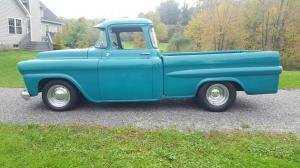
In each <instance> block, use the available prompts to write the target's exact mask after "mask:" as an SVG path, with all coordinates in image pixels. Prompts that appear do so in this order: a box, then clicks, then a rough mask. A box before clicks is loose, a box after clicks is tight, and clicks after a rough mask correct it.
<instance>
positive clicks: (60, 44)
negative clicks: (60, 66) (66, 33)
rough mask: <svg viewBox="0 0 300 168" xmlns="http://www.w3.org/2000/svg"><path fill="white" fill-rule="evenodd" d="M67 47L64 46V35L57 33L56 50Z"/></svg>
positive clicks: (54, 47)
mask: <svg viewBox="0 0 300 168" xmlns="http://www.w3.org/2000/svg"><path fill="white" fill-rule="evenodd" d="M64 48H65V45H64V37H63V34H62V33H60V32H59V33H56V37H55V44H54V46H53V49H54V50H61V49H64Z"/></svg>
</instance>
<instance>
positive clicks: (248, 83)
mask: <svg viewBox="0 0 300 168" xmlns="http://www.w3.org/2000/svg"><path fill="white" fill-rule="evenodd" d="M133 25H135V26H140V27H141V28H142V31H143V33H144V38H145V41H146V48H145V49H131V50H119V49H113V48H112V47H111V38H110V36H109V33H108V32H109V30H110V28H111V27H112V26H121V27H126V26H133ZM152 26H153V25H152V22H151V21H149V20H147V19H120V20H110V21H105V22H103V23H101V24H99V25H97V26H96V27H98V28H101V29H105V31H106V32H107V39H108V47H107V48H106V49H99V48H90V49H72V50H61V51H50V52H42V53H39V54H38V55H37V58H36V59H34V60H29V61H23V62H20V63H19V64H18V68H19V71H20V72H21V74H22V75H23V78H24V81H25V84H26V88H27V90H28V91H29V93H30V95H31V96H36V95H37V94H38V92H39V88H38V85H39V82H40V81H41V80H43V79H65V80H67V81H69V82H71V83H72V84H73V85H74V86H75V87H76V88H78V90H80V92H81V93H82V94H83V95H84V97H86V98H87V99H88V100H89V101H92V102H128V101H157V100H161V99H165V98H190V97H194V96H195V95H196V93H197V90H198V89H199V87H201V86H202V85H203V84H204V83H206V82H214V81H215V82H218V81H231V82H235V83H237V84H239V85H240V86H241V87H242V88H243V89H244V90H245V92H246V93H247V94H267V93H276V92H277V90H278V81H279V74H280V73H281V72H282V67H281V65H280V55H279V53H278V52H275V51H247V50H234V51H207V52H185V53H180V52H179V53H165V54H160V53H159V50H158V49H154V48H153V47H152V44H151V39H150V35H149V28H150V27H152Z"/></svg>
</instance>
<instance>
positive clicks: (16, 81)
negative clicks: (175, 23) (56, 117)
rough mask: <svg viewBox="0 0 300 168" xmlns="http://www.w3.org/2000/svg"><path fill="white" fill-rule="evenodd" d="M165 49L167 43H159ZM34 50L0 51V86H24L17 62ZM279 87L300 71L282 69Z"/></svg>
mask: <svg viewBox="0 0 300 168" xmlns="http://www.w3.org/2000/svg"><path fill="white" fill-rule="evenodd" d="M160 48H161V50H166V48H167V44H166V43H162V44H160ZM36 54H37V52H34V51H0V87H24V84H23V81H22V78H21V76H20V74H19V72H18V71H17V68H16V65H17V62H19V61H21V60H27V59H32V58H34V56H35V55H36ZM280 88H281V89H297V88H298V89H299V88H300V71H284V72H283V73H282V74H281V76H280Z"/></svg>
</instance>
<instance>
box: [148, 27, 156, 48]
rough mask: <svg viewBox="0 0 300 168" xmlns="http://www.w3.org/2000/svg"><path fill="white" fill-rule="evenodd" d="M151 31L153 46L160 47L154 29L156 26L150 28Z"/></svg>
mask: <svg viewBox="0 0 300 168" xmlns="http://www.w3.org/2000/svg"><path fill="white" fill-rule="evenodd" d="M149 33H150V38H151V43H152V46H153V47H154V48H158V44H157V39H156V34H155V31H154V28H153V27H151V28H150V31H149Z"/></svg>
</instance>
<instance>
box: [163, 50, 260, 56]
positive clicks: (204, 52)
mask: <svg viewBox="0 0 300 168" xmlns="http://www.w3.org/2000/svg"><path fill="white" fill-rule="evenodd" d="M249 52H260V51H259V50H225V51H202V52H175V53H163V54H162V55H163V56H182V55H210V54H234V53H249Z"/></svg>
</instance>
